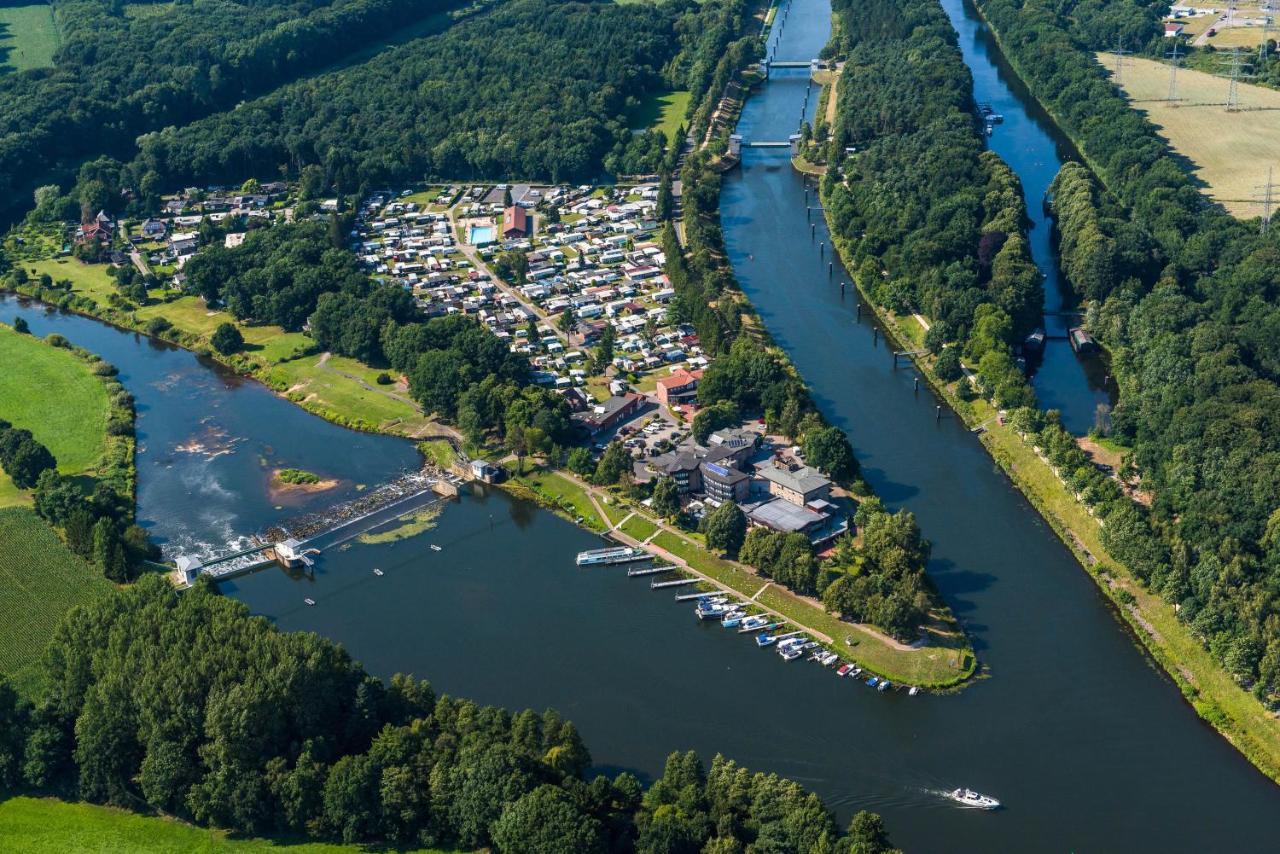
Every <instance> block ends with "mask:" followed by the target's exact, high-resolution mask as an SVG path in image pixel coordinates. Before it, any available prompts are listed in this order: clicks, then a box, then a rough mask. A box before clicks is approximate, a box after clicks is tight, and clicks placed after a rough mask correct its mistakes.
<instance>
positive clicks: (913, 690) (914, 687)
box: [907, 685, 920, 697]
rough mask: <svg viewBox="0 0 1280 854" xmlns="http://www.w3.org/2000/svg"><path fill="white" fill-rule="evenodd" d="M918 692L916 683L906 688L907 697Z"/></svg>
mask: <svg viewBox="0 0 1280 854" xmlns="http://www.w3.org/2000/svg"><path fill="white" fill-rule="evenodd" d="M919 693H920V688H919V686H917V685H912V686H911V687H910V688H908V689H907V696H908V697H914V696H915V695H916V694H919Z"/></svg>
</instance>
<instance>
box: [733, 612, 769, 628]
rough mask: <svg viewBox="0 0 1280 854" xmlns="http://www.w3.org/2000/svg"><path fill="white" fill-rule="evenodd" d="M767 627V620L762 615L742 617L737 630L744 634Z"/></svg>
mask: <svg viewBox="0 0 1280 854" xmlns="http://www.w3.org/2000/svg"><path fill="white" fill-rule="evenodd" d="M767 625H769V618H768V617H766V616H765V615H763V614H756V615H755V616H751V617H743V618H742V622H741V623H740V624H739V628H740V629H741V630H742V631H744V632H750V631H754V630H755V629H763V628H764V627H765V626H767Z"/></svg>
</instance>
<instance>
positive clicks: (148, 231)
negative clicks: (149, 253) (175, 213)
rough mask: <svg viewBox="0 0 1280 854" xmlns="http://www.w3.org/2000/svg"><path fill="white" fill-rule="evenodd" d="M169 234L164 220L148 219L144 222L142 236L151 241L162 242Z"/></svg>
mask: <svg viewBox="0 0 1280 854" xmlns="http://www.w3.org/2000/svg"><path fill="white" fill-rule="evenodd" d="M168 233H169V226H167V225H166V224H165V222H164V220H160V219H153V218H147V219H145V220H143V221H142V236H143V237H145V238H147V239H149V240H162V239H164V236H165V235H166V234H168Z"/></svg>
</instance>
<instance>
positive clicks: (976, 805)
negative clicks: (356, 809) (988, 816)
mask: <svg viewBox="0 0 1280 854" xmlns="http://www.w3.org/2000/svg"><path fill="white" fill-rule="evenodd" d="M947 797H948V798H949V799H951V800H953V801H955V802H956V803H958V804H960V805H961V806H966V807H971V808H973V809H979V810H993V809H996V808H998V807H999V806H1000V802H999V801H997V800H996V799H995V798H993V797H991V796H990V795H982V794H979V793H978V792H975V791H973V790H972V789H956V790H954V791H951V792H947Z"/></svg>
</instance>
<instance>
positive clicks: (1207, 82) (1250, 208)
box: [1098, 53, 1280, 219]
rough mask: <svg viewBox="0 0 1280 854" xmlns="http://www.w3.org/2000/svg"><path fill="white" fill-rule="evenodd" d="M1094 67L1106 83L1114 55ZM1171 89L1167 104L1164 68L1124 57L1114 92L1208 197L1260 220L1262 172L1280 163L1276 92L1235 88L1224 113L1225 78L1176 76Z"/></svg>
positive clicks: (1278, 96) (1279, 177)
mask: <svg viewBox="0 0 1280 854" xmlns="http://www.w3.org/2000/svg"><path fill="white" fill-rule="evenodd" d="M1098 60H1099V62H1101V63H1102V65H1103V67H1105V68H1106V69H1107V70H1108V72H1109V73H1111V74H1112V75H1113V76H1114V71H1115V56H1114V55H1112V54H1109V53H1101V54H1098ZM1177 82H1178V86H1177V94H1178V97H1179V99H1180V100H1179V101H1178V102H1177V103H1171V102H1170V101H1168V100H1167V98H1168V96H1169V66H1168V65H1165V64H1163V63H1160V62H1155V61H1153V60H1149V59H1135V58H1133V57H1128V58H1126V60H1125V64H1124V72H1123V74H1122V75H1121V82H1120V85H1121V88H1123V89H1124V91H1125V94H1126V95H1128V96H1129V100H1130V103H1131V104H1132V105H1133V108H1134V109H1136V110H1138V111H1140V112H1142V113H1144V114H1145V115H1146V116H1147V118H1148V119H1150V120H1151V122H1152V123H1153V124H1155V126H1156V127H1157V128H1159V129H1160V134H1161V136H1163V137H1164V138H1165V139H1166V140H1168V141H1169V144H1170V146H1171V147H1172V148H1173V150H1174V151H1175V152H1177V153H1178V154H1180V155H1182V156H1183V157H1185V158H1186V159H1187V160H1188V161H1189V166H1190V168H1191V172H1192V174H1193V175H1194V176H1195V177H1196V178H1197V179H1199V180H1200V181H1203V182H1204V184H1205V185H1207V186H1206V187H1205V193H1206V194H1207V195H1208V196H1209V197H1210V198H1212V199H1213V200H1214V201H1216V202H1219V203H1221V204H1222V206H1223V207H1225V208H1226V209H1227V210H1228V211H1230V212H1231V214H1233V215H1234V216H1237V217H1240V218H1241V219H1249V218H1251V217H1255V216H1259V215H1261V213H1262V206H1261V204H1259V202H1258V200H1257V193H1258V191H1259V189H1260V187H1261V185H1262V184H1263V183H1265V182H1266V180H1267V169H1268V167H1273V166H1276V165H1277V164H1280V92H1278V91H1276V90H1274V89H1266V88H1263V87H1261V86H1251V85H1248V84H1244V83H1242V84H1240V106H1241V108H1242V109H1241V110H1240V111H1239V112H1231V113H1228V112H1227V111H1226V107H1225V105H1226V101H1227V87H1228V81H1227V80H1226V78H1223V77H1217V76H1215V75H1212V74H1205V73H1203V72H1200V71H1191V70H1188V69H1182V70H1179V71H1178V81H1177ZM1275 178H1276V180H1280V173H1277V175H1276V176H1275Z"/></svg>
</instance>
